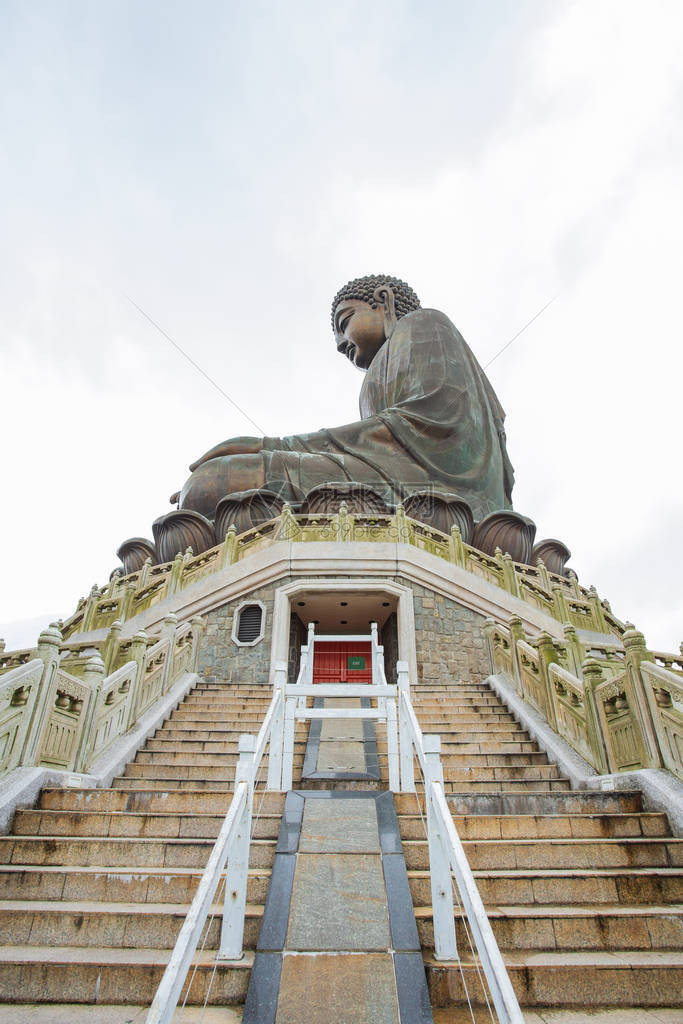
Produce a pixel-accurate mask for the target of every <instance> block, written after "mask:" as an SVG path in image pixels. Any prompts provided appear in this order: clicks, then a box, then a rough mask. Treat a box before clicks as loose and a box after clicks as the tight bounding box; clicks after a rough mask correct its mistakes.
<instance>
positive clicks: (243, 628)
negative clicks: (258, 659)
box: [237, 604, 263, 644]
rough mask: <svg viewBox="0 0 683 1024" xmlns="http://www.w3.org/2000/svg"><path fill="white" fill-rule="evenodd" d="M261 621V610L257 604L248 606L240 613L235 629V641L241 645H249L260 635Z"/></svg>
mask: <svg viewBox="0 0 683 1024" xmlns="http://www.w3.org/2000/svg"><path fill="white" fill-rule="evenodd" d="M262 620H263V609H262V608H261V606H260V605H258V604H248V605H245V607H244V608H243V609H242V611H241V612H240V621H239V625H238V627H237V639H238V640H239V642H240V643H242V644H250V643H253V641H254V640H255V639H256V637H257V636H259V635H260V633H261V622H262Z"/></svg>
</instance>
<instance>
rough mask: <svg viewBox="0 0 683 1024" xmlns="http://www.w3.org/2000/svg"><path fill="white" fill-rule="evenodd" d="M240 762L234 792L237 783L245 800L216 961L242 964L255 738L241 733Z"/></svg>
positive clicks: (230, 866) (228, 874)
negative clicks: (244, 786) (243, 789)
mask: <svg viewBox="0 0 683 1024" xmlns="http://www.w3.org/2000/svg"><path fill="white" fill-rule="evenodd" d="M238 749H239V755H240V759H239V761H238V763H237V768H236V769H235V792H237V787H238V786H239V784H240V782H246V784H247V799H246V802H245V805H244V810H243V811H242V814H241V815H240V820H239V825H238V829H237V834H236V836H235V841H234V844H233V847H232V850H231V851H230V854H229V856H228V865H227V870H226V873H225V905H224V908H223V926H222V928H221V945H220V949H219V951H218V959H219V960H241V959H242V957H243V955H244V953H243V950H242V941H243V938H244V913H245V909H246V905H247V874H248V870H249V841H250V839H251V835H250V833H251V812H252V806H253V802H254V752H255V751H256V737H255V736H250V735H249V734H248V733H243V734H242V735H241V736H240V740H239V748H238Z"/></svg>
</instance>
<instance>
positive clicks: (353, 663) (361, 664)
mask: <svg viewBox="0 0 683 1024" xmlns="http://www.w3.org/2000/svg"><path fill="white" fill-rule="evenodd" d="M346 667H347V669H349V671H350V672H362V671H363V670H364V669H365V655H363V654H349V655H348V656H347V658H346Z"/></svg>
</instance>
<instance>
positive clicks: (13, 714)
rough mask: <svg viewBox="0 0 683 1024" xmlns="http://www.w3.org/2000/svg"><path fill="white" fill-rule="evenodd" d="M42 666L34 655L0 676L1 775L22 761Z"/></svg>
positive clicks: (41, 674)
mask: <svg viewBox="0 0 683 1024" xmlns="http://www.w3.org/2000/svg"><path fill="white" fill-rule="evenodd" d="M44 667H45V666H44V664H43V662H42V661H41V659H40V658H33V659H32V660H30V661H27V662H25V663H22V664H20V665H18V666H17V667H15V668H12V669H10V670H8V671H7V672H6V673H5V674H4V675H3V676H2V677H0V774H5V773H6V772H9V771H11V770H12V768H16V767H17V765H19V764H20V763H21V757H22V754H23V752H24V747H25V745H26V736H27V732H28V728H29V725H30V724H31V721H32V719H33V714H34V711H35V706H36V700H37V697H38V690H39V688H40V681H41V678H42V676H43V669H44Z"/></svg>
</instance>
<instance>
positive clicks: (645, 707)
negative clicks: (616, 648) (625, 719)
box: [622, 627, 664, 768]
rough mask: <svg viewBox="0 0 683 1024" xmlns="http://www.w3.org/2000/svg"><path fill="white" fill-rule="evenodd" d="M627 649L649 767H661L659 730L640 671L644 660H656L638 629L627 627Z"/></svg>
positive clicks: (625, 634) (627, 671) (630, 679)
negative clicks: (654, 720)
mask: <svg viewBox="0 0 683 1024" xmlns="http://www.w3.org/2000/svg"><path fill="white" fill-rule="evenodd" d="M622 640H623V643H624V649H625V652H626V654H625V661H626V673H627V676H628V678H629V682H630V683H631V691H632V693H633V695H634V697H635V698H636V701H635V703H636V706H635V708H634V716H635V718H636V719H637V721H638V722H639V724H640V731H641V733H642V736H643V741H644V746H645V750H646V753H647V758H648V763H647V765H645V767H647V768H661V767H662V765H663V763H664V762H663V761H662V755H661V753H660V750H659V743H658V741H657V731H656V729H655V726H654V722H653V721H652V713H651V711H650V704H649V702H648V699H647V691H646V689H645V683H644V681H643V676H642V673H641V671H640V663H641V662H642V661H654V656H653V655H652V654H650V652H649V651H648V649H647V646H646V644H645V637H644V636H643V634H642V633H641V632H640V630H638V629H634V628H633V627H631V628H630V629H627V630H626V632H625V633H624V635H623V637H622Z"/></svg>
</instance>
